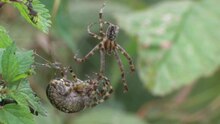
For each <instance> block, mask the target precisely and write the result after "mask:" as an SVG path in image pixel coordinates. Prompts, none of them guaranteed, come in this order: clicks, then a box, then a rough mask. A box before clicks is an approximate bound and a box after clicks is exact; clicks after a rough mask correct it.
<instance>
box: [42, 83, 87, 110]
mask: <svg viewBox="0 0 220 124" xmlns="http://www.w3.org/2000/svg"><path fill="white" fill-rule="evenodd" d="M72 87H73V84H72V82H71V81H68V80H65V79H54V80H52V81H51V82H50V84H48V86H47V90H46V93H47V97H48V99H49V101H50V102H51V104H52V105H53V106H54V107H56V108H57V109H59V110H61V111H63V112H66V113H74V112H78V111H81V110H83V109H84V108H85V101H86V99H87V96H82V94H80V93H78V92H76V91H74V90H71V88H72Z"/></svg>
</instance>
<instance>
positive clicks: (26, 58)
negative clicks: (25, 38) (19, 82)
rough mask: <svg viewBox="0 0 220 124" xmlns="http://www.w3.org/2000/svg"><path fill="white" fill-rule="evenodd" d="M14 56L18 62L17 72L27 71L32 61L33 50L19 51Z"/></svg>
mask: <svg viewBox="0 0 220 124" xmlns="http://www.w3.org/2000/svg"><path fill="white" fill-rule="evenodd" d="M16 56H17V58H18V63H19V73H20V74H24V73H27V72H28V71H29V70H30V68H31V65H32V64H33V63H34V57H33V51H19V52H17V54H16Z"/></svg>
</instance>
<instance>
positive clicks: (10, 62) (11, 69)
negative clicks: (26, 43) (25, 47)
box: [0, 45, 34, 83]
mask: <svg viewBox="0 0 220 124" xmlns="http://www.w3.org/2000/svg"><path fill="white" fill-rule="evenodd" d="M15 47H16V46H15V45H12V46H11V47H8V48H7V49H6V50H5V51H4V52H3V55H2V57H1V50H0V60H2V61H1V62H2V64H1V65H2V75H3V79H4V80H6V81H7V82H9V83H12V82H15V81H18V80H21V79H24V78H26V77H27V76H28V75H29V74H28V72H29V71H30V69H31V64H32V63H33V62H34V60H33V56H32V55H33V51H26V52H24V51H20V52H16V51H15V50H16V48H15Z"/></svg>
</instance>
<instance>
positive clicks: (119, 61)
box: [114, 51, 128, 92]
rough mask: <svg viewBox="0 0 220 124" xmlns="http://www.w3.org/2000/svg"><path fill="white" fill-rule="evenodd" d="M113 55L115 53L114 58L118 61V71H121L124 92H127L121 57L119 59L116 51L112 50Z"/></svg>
mask: <svg viewBox="0 0 220 124" xmlns="http://www.w3.org/2000/svg"><path fill="white" fill-rule="evenodd" d="M114 55H115V58H116V60H117V62H118V65H119V68H120V71H121V78H122V83H123V85H124V92H127V91H128V85H127V83H126V80H125V72H124V66H123V64H122V62H121V59H120V57H119V55H118V52H117V51H115V52H114Z"/></svg>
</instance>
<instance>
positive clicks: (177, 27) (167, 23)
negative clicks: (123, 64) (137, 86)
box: [117, 0, 220, 95]
mask: <svg viewBox="0 0 220 124" xmlns="http://www.w3.org/2000/svg"><path fill="white" fill-rule="evenodd" d="M218 5H219V4H218V0H210V1H207V0H199V1H167V2H164V3H162V4H159V5H157V6H155V7H152V8H150V9H149V10H146V11H144V12H138V13H135V14H130V15H122V16H118V18H117V19H118V22H119V25H120V26H121V27H122V28H123V29H124V30H126V31H127V32H128V33H129V34H131V35H133V36H137V38H138V41H139V42H138V44H139V47H138V61H137V63H138V69H137V70H138V71H139V76H140V78H141V80H142V81H143V83H144V84H145V86H146V87H148V89H150V91H151V92H152V93H153V94H155V95H165V94H168V93H170V92H172V91H173V90H176V89H179V88H180V87H182V86H184V85H187V84H190V83H192V82H194V81H196V80H197V79H198V78H200V77H202V76H205V75H210V74H212V73H213V72H214V71H216V69H218V67H219V65H220V58H219V57H216V56H218V55H219V53H220V42H219V40H220V35H219V34H218V30H219V29H220V23H219V20H220V16H219V11H220V9H219V6H218Z"/></svg>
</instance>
